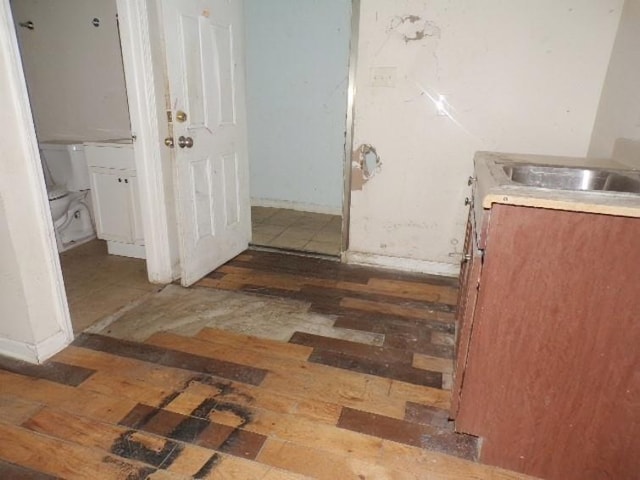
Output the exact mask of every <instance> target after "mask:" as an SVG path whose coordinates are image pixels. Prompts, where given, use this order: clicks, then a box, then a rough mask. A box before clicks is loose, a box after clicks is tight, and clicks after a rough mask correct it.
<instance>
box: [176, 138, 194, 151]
mask: <svg viewBox="0 0 640 480" xmlns="http://www.w3.org/2000/svg"><path fill="white" fill-rule="evenodd" d="M178 146H179V147H180V148H184V147H187V148H191V147H193V138H191V137H185V136H183V135H180V136H179V137H178Z"/></svg>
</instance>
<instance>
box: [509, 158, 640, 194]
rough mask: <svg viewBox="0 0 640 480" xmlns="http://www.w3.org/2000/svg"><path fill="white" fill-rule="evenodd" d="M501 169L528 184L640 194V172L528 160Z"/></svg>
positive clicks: (554, 187) (515, 179)
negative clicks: (544, 163) (528, 162)
mask: <svg viewBox="0 0 640 480" xmlns="http://www.w3.org/2000/svg"><path fill="white" fill-rule="evenodd" d="M502 169H503V170H504V173H505V174H506V175H507V177H508V178H509V179H510V180H511V181H513V182H515V183H519V184H521V185H526V186H529V187H540V188H550V189H558V190H582V191H606V192H624V193H636V194H640V174H638V173H634V172H624V173H623V172H620V171H615V170H606V169H595V168H572V167H551V166H546V165H526V164H525V165H502Z"/></svg>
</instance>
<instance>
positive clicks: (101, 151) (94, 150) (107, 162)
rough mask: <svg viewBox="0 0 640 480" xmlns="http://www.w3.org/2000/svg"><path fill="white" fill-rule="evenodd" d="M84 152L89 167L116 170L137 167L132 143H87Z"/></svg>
mask: <svg viewBox="0 0 640 480" xmlns="http://www.w3.org/2000/svg"><path fill="white" fill-rule="evenodd" d="M84 152H85V156H86V158H87V165H88V166H89V167H101V168H113V169H116V170H135V169H136V164H135V161H134V159H133V146H132V145H122V146H99V145H85V147H84Z"/></svg>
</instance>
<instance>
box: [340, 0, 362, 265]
mask: <svg viewBox="0 0 640 480" xmlns="http://www.w3.org/2000/svg"><path fill="white" fill-rule="evenodd" d="M359 33H360V0H351V32H350V37H351V38H350V41H349V74H348V75H349V76H348V81H347V118H346V122H345V126H346V128H345V138H344V173H343V177H344V186H343V197H342V246H341V247H342V248H341V252H340V260H341V261H342V262H346V252H347V250H348V249H349V220H350V218H351V162H352V157H353V130H354V119H355V102H356V68H357V66H358V38H359Z"/></svg>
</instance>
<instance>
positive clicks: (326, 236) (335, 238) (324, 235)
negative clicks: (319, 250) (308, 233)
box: [312, 227, 342, 245]
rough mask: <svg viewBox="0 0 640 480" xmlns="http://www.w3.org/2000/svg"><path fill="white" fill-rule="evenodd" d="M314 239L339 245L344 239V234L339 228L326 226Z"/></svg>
mask: <svg viewBox="0 0 640 480" xmlns="http://www.w3.org/2000/svg"><path fill="white" fill-rule="evenodd" d="M312 240H314V241H316V242H326V243H336V244H338V245H339V244H340V242H341V241H342V234H341V233H340V230H338V229H330V228H327V227H324V228H323V229H322V230H320V231H319V232H318V233H316V234H315V235H314V236H313V238H312Z"/></svg>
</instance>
